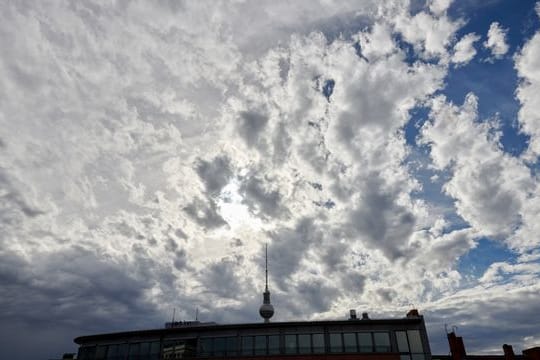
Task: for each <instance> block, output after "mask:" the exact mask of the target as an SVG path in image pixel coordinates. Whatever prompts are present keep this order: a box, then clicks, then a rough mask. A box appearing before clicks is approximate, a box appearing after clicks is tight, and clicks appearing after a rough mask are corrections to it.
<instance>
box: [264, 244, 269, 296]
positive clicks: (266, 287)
mask: <svg viewBox="0 0 540 360" xmlns="http://www.w3.org/2000/svg"><path fill="white" fill-rule="evenodd" d="M264 272H265V275H266V283H265V284H266V285H265V287H264V290H265V292H268V244H264Z"/></svg>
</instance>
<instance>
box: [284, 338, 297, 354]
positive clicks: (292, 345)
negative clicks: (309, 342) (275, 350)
mask: <svg viewBox="0 0 540 360" xmlns="http://www.w3.org/2000/svg"><path fill="white" fill-rule="evenodd" d="M285 354H296V335H285Z"/></svg>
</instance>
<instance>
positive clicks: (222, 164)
mask: <svg viewBox="0 0 540 360" xmlns="http://www.w3.org/2000/svg"><path fill="white" fill-rule="evenodd" d="M195 169H196V171H197V174H199V176H200V178H201V180H202V181H203V182H204V184H205V186H206V190H207V191H208V192H209V193H210V194H211V195H217V194H219V192H220V191H221V189H223V187H224V186H225V185H227V184H228V182H229V180H230V178H231V176H232V174H233V170H232V166H231V162H230V160H229V158H228V157H227V156H216V157H215V158H214V159H212V160H210V161H208V160H199V161H198V162H197V165H196V167H195Z"/></svg>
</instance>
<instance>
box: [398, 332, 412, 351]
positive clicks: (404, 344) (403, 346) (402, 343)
mask: <svg viewBox="0 0 540 360" xmlns="http://www.w3.org/2000/svg"><path fill="white" fill-rule="evenodd" d="M396 340H397V347H398V351H399V352H402V353H403V352H405V353H408V352H409V342H408V341H407V333H406V332H405V331H396Z"/></svg>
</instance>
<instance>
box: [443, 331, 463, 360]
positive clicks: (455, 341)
mask: <svg viewBox="0 0 540 360" xmlns="http://www.w3.org/2000/svg"><path fill="white" fill-rule="evenodd" d="M447 336H448V345H449V346H450V353H451V354H452V360H463V359H465V356H466V355H467V353H466V352H465V345H464V344H463V338H462V337H461V336H456V333H455V332H453V331H452V332H451V333H449V334H447Z"/></svg>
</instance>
